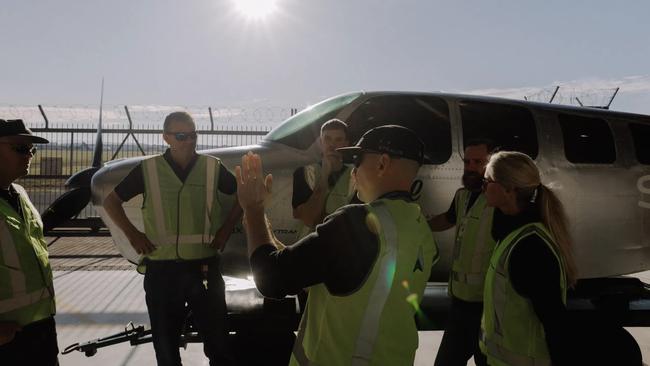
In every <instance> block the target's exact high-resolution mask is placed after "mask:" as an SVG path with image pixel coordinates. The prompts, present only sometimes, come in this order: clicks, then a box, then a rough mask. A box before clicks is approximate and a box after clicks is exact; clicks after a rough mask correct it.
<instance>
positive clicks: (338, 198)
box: [298, 164, 356, 239]
mask: <svg viewBox="0 0 650 366" xmlns="http://www.w3.org/2000/svg"><path fill="white" fill-rule="evenodd" d="M322 169H323V167H322V166H321V165H320V164H310V165H307V166H305V167H304V174H305V182H307V185H309V188H311V189H312V190H314V189H315V188H316V184H317V183H318V181H319V180H320V177H321V174H322ZM355 192H356V191H355V189H354V183H353V180H352V168H351V167H350V166H349V165H344V166H343V171H342V172H341V175H339V178H338V180H337V181H336V183H335V184H334V186H333V187H332V188H331V189H330V190H329V192H328V193H327V198H326V199H325V216H328V215H330V214H332V213H333V212H334V211H336V210H338V209H339V208H340V207H343V206H345V205H347V204H349V203H350V200H352V197H353V196H354V194H355ZM313 231H314V228H310V227H308V226H307V225H301V227H300V228H299V229H298V239H300V238H303V237H305V236H306V235H307V234H309V233H311V232H313Z"/></svg>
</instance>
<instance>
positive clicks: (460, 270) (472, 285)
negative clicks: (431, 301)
mask: <svg viewBox="0 0 650 366" xmlns="http://www.w3.org/2000/svg"><path fill="white" fill-rule="evenodd" d="M470 195H471V192H470V191H469V190H467V189H465V188H461V189H459V190H458V191H457V192H456V197H455V198H454V202H455V207H456V241H455V243H454V252H453V258H452V264H451V272H450V274H449V291H450V293H451V294H452V295H453V296H455V297H457V298H459V299H461V300H465V301H473V302H481V301H483V286H484V283H485V272H486V271H487V268H488V264H489V263H490V257H491V256H492V252H493V251H494V246H495V245H496V242H495V241H494V239H493V238H492V220H493V217H494V208H493V207H488V206H487V201H486V199H485V194H483V193H481V194H479V196H478V197H477V198H476V201H474V204H473V205H472V207H469V209H468V207H467V206H468V205H469V197H470Z"/></svg>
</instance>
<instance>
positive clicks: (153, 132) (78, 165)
mask: <svg viewBox="0 0 650 366" xmlns="http://www.w3.org/2000/svg"><path fill="white" fill-rule="evenodd" d="M2 108H3V107H2V106H0V112H2ZM37 108H39V109H40V108H42V107H40V106H39V107H37ZM161 109H162V108H158V109H156V113H155V114H154V115H155V116H156V117H160V115H162V117H160V119H159V120H157V121H155V122H149V123H137V124H134V123H133V115H132V114H131V113H130V107H124V108H123V111H124V113H123V116H124V117H125V119H124V120H122V121H121V123H118V121H116V120H114V119H113V120H110V119H109V121H110V123H105V120H104V119H103V121H102V126H103V128H102V134H101V135H102V149H101V161H102V163H105V162H107V161H111V160H115V159H122V158H129V157H135V156H144V155H151V154H157V153H162V152H163V151H164V150H165V144H164V142H163V140H162V121H163V120H164V115H166V114H168V113H169V112H171V111H175V110H179V108H175V109H168V110H165V112H164V113H161V112H160V110H161ZM21 110H23V109H21ZM184 110H187V108H186V109H184ZM41 111H42V110H41ZM41 111H39V114H40V113H41ZM282 111H283V112H286V114H285V115H284V116H283V117H282V118H280V115H281V113H279V112H278V111H277V110H276V111H273V112H269V113H268V114H267V115H266V117H268V116H273V117H274V118H276V117H277V118H279V120H275V121H271V120H265V119H262V118H263V117H264V116H265V115H264V114H263V113H261V112H259V111H258V112H254V113H258V117H259V118H260V119H258V120H257V123H250V124H232V123H228V124H226V123H225V122H223V121H221V122H222V123H221V124H216V123H215V120H216V119H215V118H208V119H207V120H206V119H205V118H197V115H199V113H192V112H190V113H191V114H192V115H193V117H194V118H195V120H196V122H197V132H198V140H197V149H198V150H204V149H212V148H219V147H229V146H241V145H252V144H255V143H257V142H259V141H260V140H261V139H262V138H263V137H264V136H265V135H266V134H267V133H268V132H269V131H270V130H271V128H272V126H274V125H277V124H278V123H279V122H281V121H282V120H284V119H286V118H288V117H290V116H291V115H293V114H295V113H297V110H296V109H294V108H286V109H282ZM5 112H6V109H5ZM77 112H78V110H77ZM77 112H75V113H77ZM206 113H207V114H208V115H210V114H212V115H213V116H214V112H213V111H211V110H208V112H206ZM254 113H253V114H254ZM98 115H99V113H97V116H98ZM102 115H104V114H103V113H102ZM0 118H3V119H12V118H21V116H20V115H16V114H13V115H12V114H9V115H7V113H4V114H0ZM43 119H44V120H45V121H47V122H43ZM91 121H92V119H90V118H89V119H87V120H86V122H83V121H75V122H70V123H63V122H62V121H56V122H55V123H52V121H51V120H49V119H48V117H47V114H43V115H42V118H41V121H40V123H35V122H34V120H33V119H26V120H25V122H26V124H27V125H28V126H29V127H30V128H31V129H32V131H34V133H35V134H37V135H39V136H43V137H45V138H47V139H48V140H50V143H49V144H43V145H38V146H37V148H38V151H37V153H36V154H35V155H34V158H33V159H32V163H31V167H30V174H29V175H28V176H26V177H23V178H21V179H19V180H18V182H17V183H18V184H20V185H22V186H23V187H25V189H26V190H27V192H28V194H29V195H30V198H31V200H32V202H33V203H34V205H35V206H36V208H37V209H38V211H39V212H41V213H42V212H44V211H45V210H46V209H47V207H49V206H50V204H51V203H52V202H54V200H56V199H57V198H58V197H60V196H61V195H62V194H63V193H65V192H66V191H67V188H66V187H65V182H66V180H67V179H68V178H70V177H71V176H72V175H73V174H75V173H77V172H79V171H81V170H83V169H85V168H89V167H91V166H92V162H93V157H94V154H95V146H96V139H97V123H96V122H91ZM251 121H252V120H251ZM96 216H97V213H96V212H95V210H94V208H93V207H92V204H89V205H88V206H87V207H86V208H84V209H83V210H82V211H81V213H80V214H79V215H78V216H77V218H78V219H86V218H91V217H96Z"/></svg>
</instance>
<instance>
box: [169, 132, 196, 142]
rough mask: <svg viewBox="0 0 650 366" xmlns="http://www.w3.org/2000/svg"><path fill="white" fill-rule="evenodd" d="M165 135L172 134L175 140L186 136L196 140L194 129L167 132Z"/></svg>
mask: <svg viewBox="0 0 650 366" xmlns="http://www.w3.org/2000/svg"><path fill="white" fill-rule="evenodd" d="M166 134H167V135H174V138H175V139H176V141H185V140H187V139H188V138H189V139H192V140H196V131H193V132H167V133H166Z"/></svg>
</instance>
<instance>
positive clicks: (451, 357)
mask: <svg viewBox="0 0 650 366" xmlns="http://www.w3.org/2000/svg"><path fill="white" fill-rule="evenodd" d="M482 315H483V303H481V302H467V301H463V300H461V299H458V298H456V297H453V296H452V297H451V307H450V308H449V316H448V318H447V327H446V328H445V333H444V334H443V336H442V342H440V348H439V349H438V354H437V355H436V362H435V364H434V365H435V366H456V365H463V366H465V365H467V361H469V359H470V358H471V357H472V356H474V362H475V363H476V365H478V366H480V365H485V364H486V358H485V355H483V353H481V350H480V349H479V346H478V336H479V331H480V329H481V316H482Z"/></svg>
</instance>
